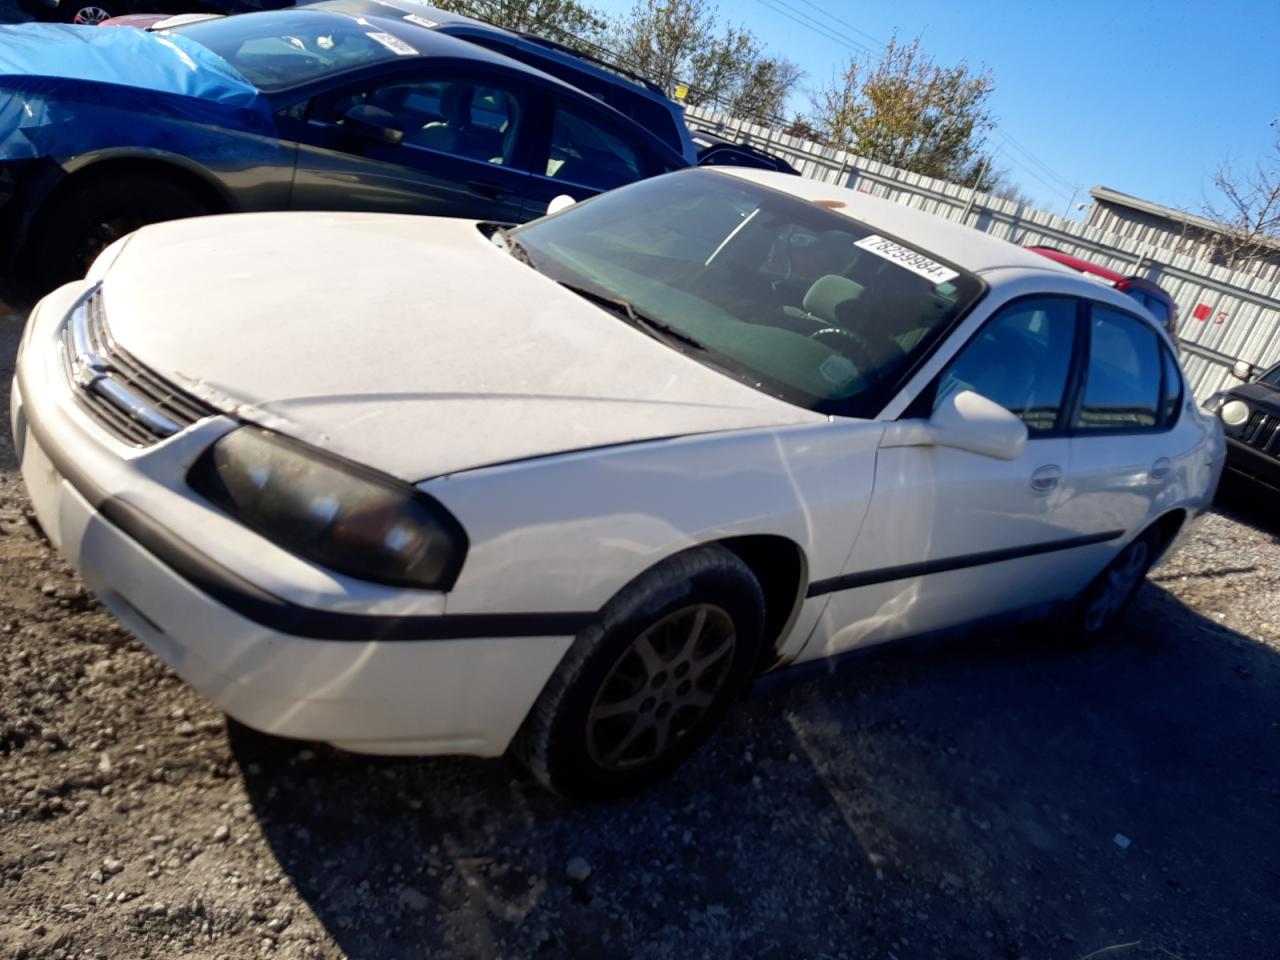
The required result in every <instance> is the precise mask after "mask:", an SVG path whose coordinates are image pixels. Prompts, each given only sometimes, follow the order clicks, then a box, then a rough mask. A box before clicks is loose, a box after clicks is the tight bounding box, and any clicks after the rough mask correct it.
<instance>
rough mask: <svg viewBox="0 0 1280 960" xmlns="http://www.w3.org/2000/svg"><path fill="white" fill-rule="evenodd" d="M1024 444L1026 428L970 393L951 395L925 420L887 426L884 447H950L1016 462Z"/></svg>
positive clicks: (1006, 411)
mask: <svg viewBox="0 0 1280 960" xmlns="http://www.w3.org/2000/svg"><path fill="white" fill-rule="evenodd" d="M1026 444H1027V425H1026V424H1025V423H1023V422H1022V421H1021V420H1020V419H1019V418H1018V417H1016V416H1014V415H1013V414H1012V413H1010V412H1009V411H1008V410H1006V409H1005V408H1004V407H1002V406H1000V404H998V403H995V402H993V401H991V400H988V399H987V398H986V397H984V396H982V395H981V394H978V393H974V392H973V391H972V390H961V391H960V392H959V393H954V394H951V395H950V396H949V397H947V398H946V399H945V400H943V401H942V403H941V404H939V405H938V409H937V410H935V411H934V412H933V416H931V417H930V418H929V419H928V420H901V421H899V422H897V423H891V424H889V426H888V427H887V428H886V430H885V434H884V439H882V440H881V441H880V445H881V446H885V447H951V448H953V449H955V450H966V451H968V452H969V453H976V454H978V455H980V456H983V457H991V458H992V459H995V460H1016V459H1017V458H1018V454H1020V453H1022V448H1023V447H1024V446H1026Z"/></svg>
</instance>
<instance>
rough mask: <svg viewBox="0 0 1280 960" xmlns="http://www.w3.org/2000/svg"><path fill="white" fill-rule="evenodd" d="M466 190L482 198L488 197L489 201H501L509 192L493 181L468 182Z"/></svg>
mask: <svg viewBox="0 0 1280 960" xmlns="http://www.w3.org/2000/svg"><path fill="white" fill-rule="evenodd" d="M467 189H468V190H470V191H471V192H472V193H478V194H480V196H482V197H488V198H489V199H490V200H501V199H502V198H503V197H505V196H506V195H507V194H508V193H510V192H511V191H509V190H506V189H504V188H503V186H502V184H500V183H496V182H494V181H493V180H468V181H467Z"/></svg>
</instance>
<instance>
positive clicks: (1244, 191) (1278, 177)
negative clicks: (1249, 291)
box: [1204, 139, 1280, 267]
mask: <svg viewBox="0 0 1280 960" xmlns="http://www.w3.org/2000/svg"><path fill="white" fill-rule="evenodd" d="M1213 186H1214V189H1215V190H1217V192H1218V194H1219V196H1218V197H1217V198H1215V199H1214V200H1212V201H1206V203H1205V205H1204V213H1205V216H1207V217H1208V218H1209V219H1211V220H1214V221H1216V222H1217V223H1219V224H1221V231H1220V233H1218V234H1217V235H1216V236H1214V237H1213V238H1212V239H1211V243H1212V244H1213V246H1214V249H1215V252H1216V253H1217V254H1218V255H1219V256H1221V257H1222V259H1223V260H1224V261H1225V262H1226V265H1227V266H1229V267H1238V266H1242V265H1244V264H1247V263H1251V262H1253V261H1255V260H1263V259H1268V258H1270V257H1274V256H1276V255H1277V253H1280V139H1277V140H1276V142H1275V143H1274V144H1273V145H1272V147H1271V152H1270V153H1269V154H1268V155H1267V156H1266V157H1264V158H1263V159H1262V160H1259V161H1258V162H1257V163H1256V164H1255V165H1254V168H1253V170H1252V171H1251V172H1248V173H1244V174H1240V173H1238V172H1237V171H1236V169H1235V168H1234V166H1233V165H1232V163H1231V161H1230V160H1229V159H1228V160H1224V161H1223V162H1222V163H1221V164H1219V165H1218V169H1217V170H1216V171H1214V174H1213Z"/></svg>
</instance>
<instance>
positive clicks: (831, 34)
mask: <svg viewBox="0 0 1280 960" xmlns="http://www.w3.org/2000/svg"><path fill="white" fill-rule="evenodd" d="M756 3H758V4H760V5H761V6H762V7H767V8H768V9H770V10H772V11H773V12H774V13H777V14H780V15H781V16H783V17H785V18H786V19H787V20H790V21H791V22H792V23H795V24H797V25H798V26H801V27H804V28H805V29H806V30H809V31H812V32H813V33H816V34H817V35H818V36H820V37H823V38H825V39H827V40H830V41H832V42H834V43H838V44H840V45H841V46H843V47H846V48H848V49H853V48H857V49H859V50H861V51H862V52H863V53H869V54H871V55H873V56H875V55H876V54H877V53H878V51H876V50H873V49H872V48H871V47H869V46H867V44H865V43H863V42H862V41H861V40H854V39H853V38H852V37H848V36H845V35H843V34H839V33H837V32H836V31H835V28H833V27H828V26H827V25H826V24H824V23H820V22H819V21H817V20H816V19H814V18H813V17H811V16H809V14H807V13H805V12H804V11H803V10H799V9H797V8H796V7H793V6H791V4H789V3H787V2H786V0H756ZM775 3H776V4H780V5H781V7H785V8H786V9H785V10H784V9H781V8H780V7H778V6H774V4H775ZM788 10H789V11H791V12H790V13H788V12H787V11H788ZM802 18H803V19H802ZM877 42H878V41H877Z"/></svg>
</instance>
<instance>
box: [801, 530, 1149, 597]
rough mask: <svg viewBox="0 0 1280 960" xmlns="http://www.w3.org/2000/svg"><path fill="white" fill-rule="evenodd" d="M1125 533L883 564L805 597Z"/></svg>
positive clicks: (812, 589) (819, 585) (813, 588)
mask: <svg viewBox="0 0 1280 960" xmlns="http://www.w3.org/2000/svg"><path fill="white" fill-rule="evenodd" d="M1122 536H1124V531H1123V530H1106V531H1104V532H1102V533H1093V534H1089V535H1087V536H1083V537H1067V538H1066V539H1063V540H1046V541H1045V542H1043V543H1036V544H1032V545H1030V546H1026V547H1007V548H1005V549H1003V550H987V551H985V552H983V553H967V554H964V555H962V556H958V557H942V558H941V559H938V560H925V561H922V562H921V563H904V564H902V565H901V566H898V567H883V568H881V569H879V570H862V571H859V572H857V573H846V574H842V575H841V576H838V577H829V578H828V579H826V580H815V581H814V582H813V583H811V584H809V590H808V592H807V593H805V596H806V597H820V596H822V595H823V594H826V593H836V592H837V591H840V590H853V589H854V588H856V587H869V586H871V585H872V584H875V583H888V582H889V581H891V580H909V579H910V578H912V577H924V576H928V575H929V574H931V573H946V572H947V571H949V570H964V569H966V568H967V567H981V566H983V565H985V564H988V563H1002V562H1004V561H1005V560H1018V559H1021V558H1022V557H1034V556H1038V555H1039V554H1042V553H1056V552H1057V551H1059V550H1072V549H1075V548H1076V547H1089V546H1092V545H1093V544H1095V543H1106V542H1107V541H1108V540H1115V539H1116V538H1117V537H1122Z"/></svg>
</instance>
